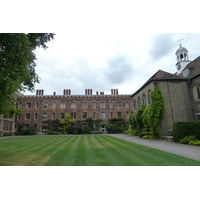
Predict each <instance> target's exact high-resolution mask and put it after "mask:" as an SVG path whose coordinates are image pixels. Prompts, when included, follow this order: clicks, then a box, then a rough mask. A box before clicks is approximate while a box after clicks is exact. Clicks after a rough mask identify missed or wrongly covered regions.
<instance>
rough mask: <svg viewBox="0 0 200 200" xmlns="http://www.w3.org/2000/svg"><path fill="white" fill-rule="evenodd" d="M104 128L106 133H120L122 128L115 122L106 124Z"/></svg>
mask: <svg viewBox="0 0 200 200" xmlns="http://www.w3.org/2000/svg"><path fill="white" fill-rule="evenodd" d="M105 128H106V130H107V132H108V133H122V132H123V128H122V127H120V126H119V125H116V124H106V125H105Z"/></svg>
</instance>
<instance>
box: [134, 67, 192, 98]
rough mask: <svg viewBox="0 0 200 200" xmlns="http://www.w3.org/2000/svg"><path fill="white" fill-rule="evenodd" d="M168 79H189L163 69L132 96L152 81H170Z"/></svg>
mask: <svg viewBox="0 0 200 200" xmlns="http://www.w3.org/2000/svg"><path fill="white" fill-rule="evenodd" d="M168 80H188V79H187V78H183V77H181V76H178V75H176V74H171V73H169V72H165V71H163V70H158V71H157V72H156V73H155V74H154V75H153V76H152V77H151V78H150V79H149V80H148V81H147V82H146V83H145V84H144V85H143V86H142V87H141V88H140V89H138V90H137V91H136V92H135V93H133V94H132V95H131V96H134V95H135V94H137V93H138V92H139V91H140V90H142V89H143V88H144V87H146V86H147V85H148V84H149V83H150V82H152V81H168Z"/></svg>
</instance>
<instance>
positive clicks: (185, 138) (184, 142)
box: [179, 135, 197, 144]
mask: <svg viewBox="0 0 200 200" xmlns="http://www.w3.org/2000/svg"><path fill="white" fill-rule="evenodd" d="M196 140H197V139H196V138H195V136H193V135H191V136H186V137H184V138H183V139H181V140H180V141H179V143H181V144H189V143H190V142H191V141H196Z"/></svg>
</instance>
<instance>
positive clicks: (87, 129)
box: [83, 125, 92, 134]
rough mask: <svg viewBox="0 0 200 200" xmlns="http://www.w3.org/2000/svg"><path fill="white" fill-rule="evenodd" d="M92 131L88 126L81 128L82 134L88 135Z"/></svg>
mask: <svg viewBox="0 0 200 200" xmlns="http://www.w3.org/2000/svg"><path fill="white" fill-rule="evenodd" d="M91 130H92V128H91V127H90V126H88V125H84V126H83V134H88V133H90V131H91Z"/></svg>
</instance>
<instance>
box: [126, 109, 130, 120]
mask: <svg viewBox="0 0 200 200" xmlns="http://www.w3.org/2000/svg"><path fill="white" fill-rule="evenodd" d="M128 117H129V112H128V111H126V118H127V119H128Z"/></svg>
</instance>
